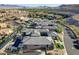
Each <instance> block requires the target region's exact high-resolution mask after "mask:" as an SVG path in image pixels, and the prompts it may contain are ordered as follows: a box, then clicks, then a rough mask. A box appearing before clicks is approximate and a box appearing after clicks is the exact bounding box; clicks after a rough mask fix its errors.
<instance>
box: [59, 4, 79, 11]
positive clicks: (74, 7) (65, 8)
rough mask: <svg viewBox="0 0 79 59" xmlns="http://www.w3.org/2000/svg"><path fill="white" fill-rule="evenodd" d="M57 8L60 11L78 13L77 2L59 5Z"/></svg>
mask: <svg viewBox="0 0 79 59" xmlns="http://www.w3.org/2000/svg"><path fill="white" fill-rule="evenodd" d="M58 9H59V10H61V11H69V12H74V13H79V4H70V5H61V6H59V8H58Z"/></svg>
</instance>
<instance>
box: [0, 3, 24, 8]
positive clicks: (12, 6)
mask: <svg viewBox="0 0 79 59" xmlns="http://www.w3.org/2000/svg"><path fill="white" fill-rule="evenodd" d="M0 8H25V7H24V6H19V5H8V4H0Z"/></svg>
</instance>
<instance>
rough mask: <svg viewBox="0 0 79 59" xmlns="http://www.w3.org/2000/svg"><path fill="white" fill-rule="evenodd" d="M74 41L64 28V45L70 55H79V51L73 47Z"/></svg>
mask: <svg viewBox="0 0 79 59" xmlns="http://www.w3.org/2000/svg"><path fill="white" fill-rule="evenodd" d="M74 40H75V39H71V37H70V36H69V35H68V32H67V30H66V29H65V28H64V44H65V47H66V51H67V54H68V55H79V50H78V49H76V48H74V46H73V45H74V44H73V41H74Z"/></svg>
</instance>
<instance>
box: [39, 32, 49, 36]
mask: <svg viewBox="0 0 79 59" xmlns="http://www.w3.org/2000/svg"><path fill="white" fill-rule="evenodd" d="M40 35H41V36H48V33H47V32H40Z"/></svg>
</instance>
